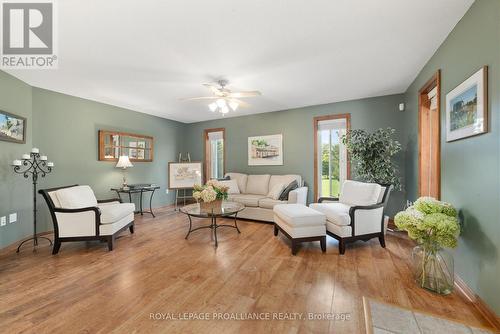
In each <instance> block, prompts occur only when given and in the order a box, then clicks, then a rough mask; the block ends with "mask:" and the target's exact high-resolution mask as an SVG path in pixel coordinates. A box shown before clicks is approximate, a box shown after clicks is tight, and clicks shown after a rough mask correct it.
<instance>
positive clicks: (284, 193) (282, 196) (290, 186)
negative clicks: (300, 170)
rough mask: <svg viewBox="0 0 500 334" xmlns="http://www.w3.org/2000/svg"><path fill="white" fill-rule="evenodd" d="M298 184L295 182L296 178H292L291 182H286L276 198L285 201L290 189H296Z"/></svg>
mask: <svg viewBox="0 0 500 334" xmlns="http://www.w3.org/2000/svg"><path fill="white" fill-rule="evenodd" d="M298 187H299V186H298V184H297V180H293V181H292V182H290V184H288V185H287V186H286V187H285V188H284V189H283V191H282V192H281V194H280V196H279V197H278V199H279V200H280V201H287V200H288V196H289V195H290V192H291V191H292V190H295V189H297V188H298Z"/></svg>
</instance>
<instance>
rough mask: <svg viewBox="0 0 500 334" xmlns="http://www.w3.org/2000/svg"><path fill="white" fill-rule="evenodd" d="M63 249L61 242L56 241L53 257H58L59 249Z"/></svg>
mask: <svg viewBox="0 0 500 334" xmlns="http://www.w3.org/2000/svg"><path fill="white" fill-rule="evenodd" d="M60 248H61V242H60V241H59V240H57V239H56V240H54V247H53V248H52V255H56V254H57V253H59V249H60Z"/></svg>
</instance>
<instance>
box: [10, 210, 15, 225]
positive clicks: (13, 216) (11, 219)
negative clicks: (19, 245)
mask: <svg viewBox="0 0 500 334" xmlns="http://www.w3.org/2000/svg"><path fill="white" fill-rule="evenodd" d="M16 221H17V213H15V212H14V213H11V214H10V215H9V224H12V223H15V222H16Z"/></svg>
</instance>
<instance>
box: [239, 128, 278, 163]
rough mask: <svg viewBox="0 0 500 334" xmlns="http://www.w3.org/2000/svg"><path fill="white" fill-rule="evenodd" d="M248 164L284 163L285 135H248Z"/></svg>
mask: <svg viewBox="0 0 500 334" xmlns="http://www.w3.org/2000/svg"><path fill="white" fill-rule="evenodd" d="M248 165H249V166H273V165H283V135H282V134H279V135H270V136H257V137H248Z"/></svg>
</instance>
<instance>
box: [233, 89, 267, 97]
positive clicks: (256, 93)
mask: <svg viewBox="0 0 500 334" xmlns="http://www.w3.org/2000/svg"><path fill="white" fill-rule="evenodd" d="M259 95H262V93H261V92H259V91H258V90H252V91H246V92H231V93H229V94H228V97H236V98H239V97H253V96H259Z"/></svg>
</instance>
